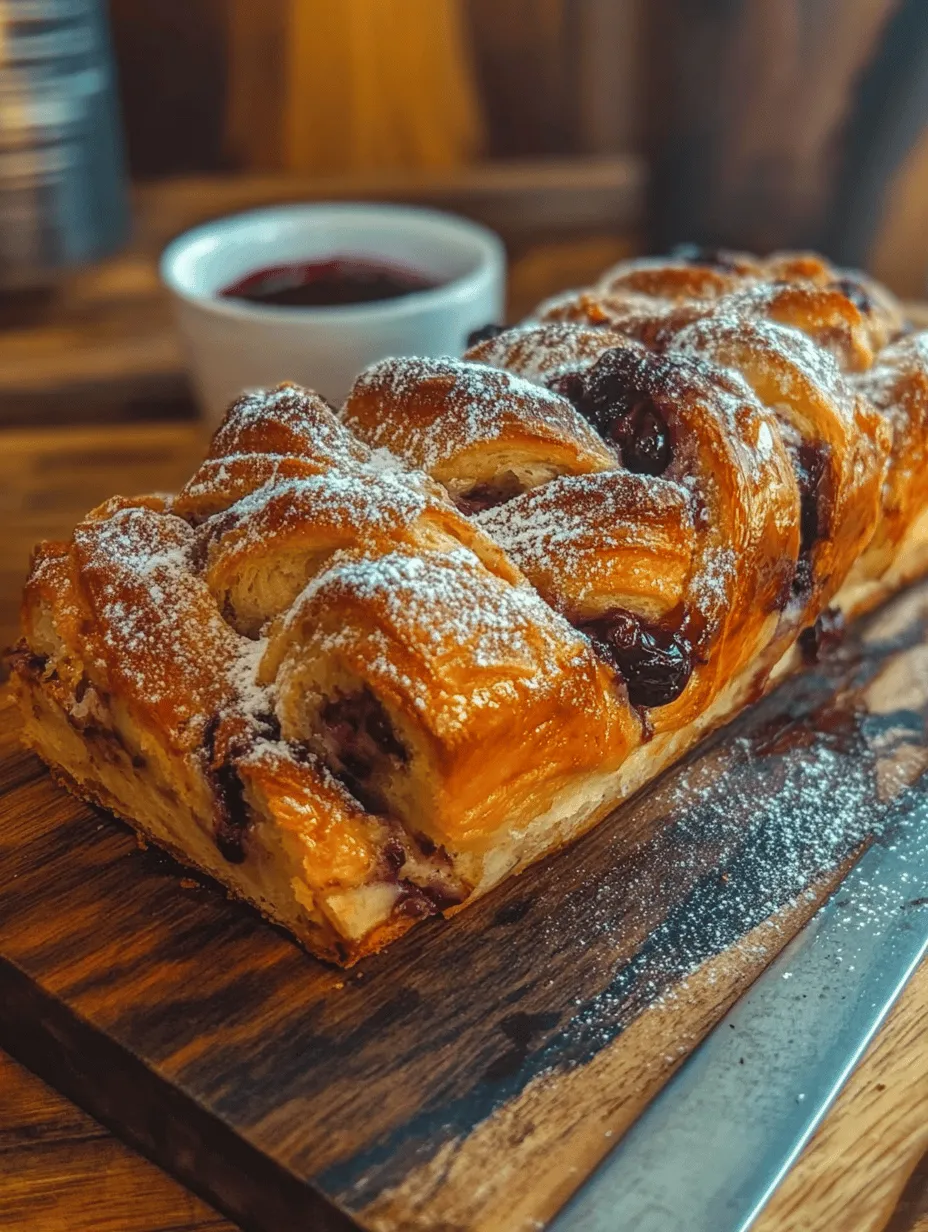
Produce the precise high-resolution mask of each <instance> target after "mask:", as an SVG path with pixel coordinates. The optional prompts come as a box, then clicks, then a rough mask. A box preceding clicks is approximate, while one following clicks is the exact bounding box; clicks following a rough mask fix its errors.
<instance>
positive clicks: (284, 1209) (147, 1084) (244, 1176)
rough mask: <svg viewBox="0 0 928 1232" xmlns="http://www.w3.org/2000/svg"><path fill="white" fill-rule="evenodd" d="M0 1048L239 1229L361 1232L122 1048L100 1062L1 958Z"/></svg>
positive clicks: (77, 1022)
mask: <svg viewBox="0 0 928 1232" xmlns="http://www.w3.org/2000/svg"><path fill="white" fill-rule="evenodd" d="M0 1048H3V1049H4V1050H5V1051H6V1052H8V1053H9V1054H10V1056H12V1057H13V1058H14V1059H15V1060H16V1061H19V1062H20V1064H22V1065H24V1066H25V1067H26V1068H27V1069H29V1070H31V1071H32V1072H33V1073H34V1074H36V1075H37V1076H38V1077H39V1078H42V1079H43V1080H44V1081H45V1082H47V1083H49V1084H50V1085H51V1086H53V1087H54V1088H55V1089H56V1090H58V1091H59V1092H61V1094H63V1095H65V1096H67V1098H68V1099H70V1100H72V1101H73V1102H74V1103H75V1104H77V1105H78V1106H79V1107H80V1108H83V1109H84V1111H85V1112H87V1113H89V1114H90V1115H91V1116H92V1117H94V1118H95V1119H96V1120H97V1121H99V1122H100V1124H101V1125H104V1126H105V1127H106V1128H107V1129H108V1130H110V1131H111V1132H112V1133H113V1134H115V1135H116V1136H117V1137H118V1138H121V1139H122V1140H123V1141H125V1142H127V1143H128V1144H129V1145H130V1146H132V1147H133V1148H134V1149H135V1150H137V1151H138V1152H139V1153H140V1154H141V1155H144V1156H145V1158H146V1159H149V1160H150V1161H151V1162H152V1163H154V1164H157V1165H158V1166H159V1167H161V1168H163V1169H164V1170H165V1171H166V1172H168V1173H169V1174H170V1175H172V1176H174V1177H175V1178H176V1179H178V1180H179V1181H181V1182H182V1183H183V1184H184V1185H186V1186H187V1188H188V1189H190V1190H192V1192H193V1193H195V1194H197V1196H198V1197H200V1198H202V1199H203V1200H204V1201H206V1202H208V1203H210V1205H212V1206H213V1207H215V1209H216V1210H217V1211H219V1212H221V1213H222V1214H223V1215H225V1216H227V1217H228V1218H229V1219H231V1220H233V1221H234V1222H235V1223H237V1224H239V1225H240V1226H241V1227H242V1228H243V1229H245V1230H249V1229H254V1230H255V1232H263V1230H264V1229H266V1228H269V1227H273V1228H274V1229H275V1232H306V1229H307V1228H312V1229H314V1232H315V1230H316V1229H318V1232H358V1229H359V1225H358V1224H356V1223H355V1222H354V1221H353V1220H351V1219H350V1218H349V1217H348V1216H347V1215H346V1214H345V1213H344V1212H343V1211H342V1210H341V1209H340V1208H338V1207H337V1206H335V1205H334V1204H333V1203H332V1202H330V1201H329V1200H328V1198H326V1196H325V1195H324V1194H322V1193H320V1192H319V1191H318V1190H315V1189H313V1188H312V1187H311V1186H309V1185H307V1184H306V1183H304V1182H303V1181H301V1180H300V1179H299V1178H298V1177H297V1176H295V1175H294V1174H293V1173H291V1172H288V1171H286V1170H285V1169H284V1168H282V1167H281V1166H280V1165H279V1164H275V1163H273V1162H272V1161H271V1160H270V1159H269V1158H268V1157H267V1156H265V1155H263V1154H262V1153H261V1152H260V1151H258V1150H257V1149H256V1148H255V1147H253V1146H252V1145H251V1144H250V1143H249V1142H248V1141H247V1140H245V1139H244V1138H242V1137H239V1136H238V1135H236V1134H235V1133H234V1132H233V1131H232V1130H231V1129H229V1128H228V1127H227V1126H226V1125H224V1124H223V1123H222V1121H220V1120H219V1119H218V1118H217V1117H215V1116H214V1115H213V1114H212V1113H210V1112H209V1111H208V1110H207V1109H206V1108H204V1107H203V1106H202V1105H201V1104H199V1103H197V1102H196V1100H195V1099H193V1098H192V1097H191V1096H189V1095H188V1094H187V1093H186V1092H184V1091H183V1089H182V1088H178V1087H173V1086H171V1085H170V1084H169V1083H168V1082H166V1081H165V1080H164V1079H163V1078H162V1077H161V1076H160V1075H159V1074H158V1073H156V1072H155V1071H154V1070H152V1069H150V1068H149V1067H148V1066H147V1065H146V1064H145V1063H144V1062H143V1061H141V1060H140V1059H139V1058H138V1057H136V1056H134V1055H133V1054H132V1053H131V1052H130V1051H129V1050H128V1049H127V1048H125V1047H124V1046H123V1045H120V1044H119V1043H118V1042H116V1041H114V1040H112V1039H111V1040H109V1041H108V1045H107V1050H106V1055H105V1056H103V1055H102V1054H101V1050H100V1045H99V1042H98V1039H97V1036H96V1034H95V1032H94V1030H93V1029H92V1028H91V1026H90V1025H89V1024H88V1023H86V1022H85V1021H84V1020H83V1019H82V1018H81V1017H80V1016H78V1015H77V1014H75V1013H73V1012H72V1011H71V1010H69V1009H68V1008H67V1007H66V1006H65V1005H64V1004H63V1003H61V1002H58V1001H56V1000H55V999H54V998H53V997H52V996H50V995H49V994H48V993H46V992H44V991H43V990H42V989H41V988H39V987H38V985H37V984H35V983H34V981H32V980H31V979H30V978H29V976H28V975H26V974H25V973H24V972H23V971H21V970H20V969H19V967H17V966H16V965H14V964H13V963H11V962H10V961H9V960H8V959H5V958H3V957H0ZM95 1059H96V1060H97V1061H98V1063H97V1064H96V1065H95V1064H94V1061H95ZM258 1211H260V1212H261V1214H260V1221H259V1219H258V1218H257V1217H256V1212H258Z"/></svg>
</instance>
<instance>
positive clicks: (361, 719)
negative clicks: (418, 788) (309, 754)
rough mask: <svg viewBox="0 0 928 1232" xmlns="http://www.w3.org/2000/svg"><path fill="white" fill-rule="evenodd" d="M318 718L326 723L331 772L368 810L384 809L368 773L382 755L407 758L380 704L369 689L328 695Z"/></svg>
mask: <svg viewBox="0 0 928 1232" xmlns="http://www.w3.org/2000/svg"><path fill="white" fill-rule="evenodd" d="M319 717H320V718H321V720H322V722H323V724H324V725H325V735H324V738H323V743H324V745H325V759H326V762H327V763H328V765H329V767H330V769H331V770H332V772H333V774H335V775H336V777H337V778H339V779H340V780H341V781H342V782H343V783H344V784H345V786H346V787H347V788H348V790H349V791H350V792H351V794H352V795H353V796H354V797H355V798H356V799H357V800H358V801H359V802H360V803H361V804H362V805H363V806H364V807H365V808H366V809H368V811H369V812H374V813H380V812H383V811H384V807H383V801H382V799H381V798H380V796H379V795H378V794H377V793H376V791H375V790H374V788H373V787H372V786H371V784H370V781H369V780H370V778H371V775H372V774H373V772H374V770H375V768H376V767H377V765H378V763H381V762H382V761H383V759H384V758H385V757H386V758H389V759H391V760H392V761H393V762H395V763H399V764H400V765H405V764H406V763H407V762H408V761H409V754H408V752H407V751H406V747H405V746H404V745H403V743H402V742H401V741H400V740H399V739H398V737H397V735H396V733H395V732H394V730H393V725H392V724H391V722H390V719H389V717H388V716H387V713H386V711H385V710H384V708H383V706H382V705H381V704H380V702H379V701H378V700H377V698H376V697H374V695H373V693H371V692H370V690H369V689H362V690H361V692H359V693H352V694H350V695H349V696H347V697H335V698H330V699H329V700H328V701H327V702H326V703H325V705H324V706H323V707H322V710H321V712H320V716H319Z"/></svg>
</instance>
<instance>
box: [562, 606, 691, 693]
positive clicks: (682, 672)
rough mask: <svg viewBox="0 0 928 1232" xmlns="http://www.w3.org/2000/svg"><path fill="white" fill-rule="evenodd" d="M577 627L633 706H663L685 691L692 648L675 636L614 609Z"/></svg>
mask: <svg viewBox="0 0 928 1232" xmlns="http://www.w3.org/2000/svg"><path fill="white" fill-rule="evenodd" d="M577 628H578V629H579V630H580V632H581V633H585V634H586V635H587V637H588V638H589V639H590V641H591V642H592V643H593V647H594V649H595V650H596V653H597V654H598V655H599V656H600V658H601V659H604V660H605V661H606V662H607V663H609V664H610V665H611V666H612V667H613V668H615V670H616V672H617V673H618V675H619V676H620V677H621V678H622V680H623V681H624V683H625V687H626V688H627V689H628V699H629V701H630V702H631V704H632V705H633V706H649V707H652V706H666V705H667V704H668V703H669V702H672V701H674V700H675V699H676V698H678V697H679V696H680V694H681V693H682V692H683V690H684V689H685V688H686V685H687V683H688V681H689V678H690V676H691V675H692V673H693V648H692V647H691V646H690V644H689V642H687V641H686V639H685V638H683V637H681V636H680V634H679V633H671V632H669V631H668V630H666V629H662V628H660V626H658V625H653V624H649V623H648V622H647V621H645V620H642V618H641V617H640V616H635V615H634V614H633V613H632V612H627V611H625V609H624V608H618V607H617V608H613V609H612V610H611V611H609V612H606V613H604V615H602V616H598V617H597V618H596V619H595V620H587V621H581V622H579V623H578V624H577Z"/></svg>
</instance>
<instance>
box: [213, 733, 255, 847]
mask: <svg viewBox="0 0 928 1232" xmlns="http://www.w3.org/2000/svg"><path fill="white" fill-rule="evenodd" d="M218 731H219V716H218V715H214V716H213V717H212V718H211V719H210V721H209V722H208V723H207V725H206V728H205V730H204V732H203V752H204V755H205V757H206V762H207V766H208V767H209V770H208V773H209V777H210V779H211V780H212V784H213V791H214V793H215V797H216V818H215V829H214V832H213V838H214V841H215V843H216V846H217V847H218V848H219V851H220V853H221V854H222V856H223V857H224V858H225V859H226V860H228V861H229V863H230V864H242V863H243V862H244V860H245V857H246V855H247V851H246V842H247V838H248V831H249V830H250V828H251V810H250V809H249V807H248V805H247V803H246V801H245V787H244V784H243V783H242V780H241V778H240V777H239V774H238V771H237V770H236V768H235V765H234V762H233V757H234V755H235V752H236V750H233V749H229V750H228V752H227V754H226V756H225V757H224V758H223V759H222V760H221V761H219V763H218V764H217V759H216V736H217V733H218ZM239 752H241V750H239Z"/></svg>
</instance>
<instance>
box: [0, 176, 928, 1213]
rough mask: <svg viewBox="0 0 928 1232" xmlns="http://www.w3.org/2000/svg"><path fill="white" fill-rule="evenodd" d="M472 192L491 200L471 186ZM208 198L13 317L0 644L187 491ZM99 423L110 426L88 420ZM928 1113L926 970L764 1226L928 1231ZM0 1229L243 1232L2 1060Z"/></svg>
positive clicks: (236, 201)
mask: <svg viewBox="0 0 928 1232" xmlns="http://www.w3.org/2000/svg"><path fill="white" fill-rule="evenodd" d="M595 175H596V176H597V177H599V178H598V179H597V181H596V182H597V183H598V185H599V188H598V190H597V191H599V192H600V194H601V196H602V203H601V204H602V208H603V211H604V212H605V211H606V210H607V209H608V210H612V211H613V213H612V219H613V220H614V219H615V212H614V211H615V209H616V208H617V206H616V203H617V202H620V201H622V200H625V199H626V197H627V193H628V191H629V173H628V170H627V168H625V169H623V168H615V167H614V168H612V170H611V171H610V170H609V169H608V168H606V169H604V168H603V167H602V166H598V167H597V168H596V169H595ZM610 176H611V178H610ZM465 187H466V186H465ZM497 188H499V185H497ZM581 189H582V185H581ZM458 190H460V186H458ZM469 191H470V192H471V194H472V196H473V197H474V199H479V200H482V198H480V196H479V193H477V192H476V190H475V189H474V187H473V185H471V186H470V189H469ZM610 194H611V195H610ZM623 194H624V195H623ZM274 195H275V193H274V192H273V186H268V185H267V184H262V185H261V186H260V192H259V191H254V192H253V193H252V199H259V200H260V199H273V197H274ZM276 195H278V196H281V195H283V194H282V193H280V192H279V191H278V193H277V194H276ZM291 195H292V194H291ZM333 195H338V193H337V192H334V193H333ZM206 198H208V194H207V193H206V192H205V190H204V189H203V188H202V187H201V188H200V189H199V190H198V191H196V192H193V191H192V190H190V188H189V186H177V187H169V188H168V189H166V190H163V193H162V195H161V196H160V197H159V195H158V193H156V192H150V193H149V194H148V195H147V196H145V197H144V198H143V200H142V202H141V209H140V213H141V216H142V218H143V221H144V219H145V218H159V219H162V224H161V229H160V230H158V228H155V227H153V226H149V230H148V232H147V233H146V232H145V231H144V227H143V238H142V240H140V241H139V243H138V244H137V245H136V247H135V248H134V249H133V250H132V251H131V252H130V253H129V254H127V255H125V256H124V257H121V258H119V259H118V260H117V261H114V262H112V263H110V264H109V265H108V266H106V267H103V268H102V269H100V270H98V271H95V272H94V273H93V274H86V275H81V276H80V277H79V278H76V279H75V280H74V281H73V282H72V283H70V284H69V285H68V286H67V287H66V288H65V289H63V291H62V292H61V293H60V294H59V295H58V296H57V297H56V298H55V299H54V300H53V301H52V302H49V301H47V300H46V301H41V302H39V301H36V302H34V303H32V304H31V306H30V305H27V306H26V307H27V309H28V310H29V311H30V312H31V314H32V316H31V320H30V321H28V323H24V316H23V312H22V311H21V310H17V312H16V313H15V315H12V316H11V317H10V318H9V319H8V321H7V323H6V328H4V323H3V318H2V311H0V424H2V423H4V422H5V423H6V424H7V425H18V426H7V427H6V428H5V429H4V430H3V431H2V432H0V517H2V524H3V526H4V531H5V533H4V535H3V537H2V539H0V644H4V645H5V644H7V643H9V642H10V641H12V640H13V638H14V637H15V629H16V620H17V616H16V609H17V605H18V592H19V588H20V586H21V584H22V580H23V577H24V575H25V572H26V568H27V565H28V557H29V552H30V549H31V546H32V544H33V543H34V542H35V541H36V540H37V539H40V538H43V537H56V536H63V535H66V534H67V533H68V532H69V531H70V529H71V527H72V526H73V524H74V522H75V521H76V520H77V519H78V518H79V517H80V516H81V514H83V513H84V512H85V511H86V510H87V509H88V508H89V507H91V506H92V505H93V504H95V503H96V502H98V501H99V500H101V499H103V498H104V497H106V496H109V495H110V494H111V493H113V492H115V491H123V492H133V491H141V490H151V489H156V490H157V489H171V488H173V487H176V486H177V485H178V484H179V483H180V482H181V481H182V479H183V478H184V477H185V476H186V475H187V474H188V473H189V470H190V467H191V463H192V461H193V460H194V458H195V457H196V456H197V454H198V452H199V451H200V449H201V448H202V443H203V436H202V432H201V430H200V428H199V426H198V425H197V423H196V420H195V419H194V418H193V408H192V403H191V401H190V397H189V391H188V388H187V385H186V381H185V378H184V375H183V369H182V366H181V363H180V358H179V351H178V348H177V343H176V340H175V338H174V336H173V334H172V332H171V328H170V322H169V318H168V315H167V312H166V307H165V305H164V302H163V300H162V299H161V297H160V294H159V292H158V290H157V281H156V278H155V273H154V264H153V260H154V258H153V253H154V251H155V250H156V246H155V244H154V241H153V239H152V236H153V235H157V236H159V237H161V238H164V237H165V235H166V234H169V233H170V230H171V227H173V229H175V230H178V229H180V227H181V226H182V225H183V223H184V221H185V220H188V219H189V218H190V217H197V216H198V217H206V216H208V215H209V214H210V213H211V212H219V211H220V210H221V209H222V208H226V207H228V206H230V205H231V206H235V205H242V204H247V203H248V200H249V198H248V196H247V194H245V193H243V190H242V188H241V186H240V185H237V184H236V185H234V186H232V187H230V186H229V185H223V186H220V188H219V189H217V190H216V192H215V205H214V208H212V209H210V206H209V200H208V199H206ZM429 199H431V198H429ZM179 202H180V204H178V203H179ZM464 202H465V204H466V194H465V197H464ZM191 203H193V204H191ZM441 203H447V202H441ZM451 204H455V202H454V201H452V202H451ZM194 205H195V208H194ZM567 205H568V206H569V201H568V202H567ZM182 207H184V208H182ZM487 208H489V207H487ZM493 208H497V209H498V208H499V207H498V205H497V206H494V207H493ZM185 209H186V213H185ZM172 210H173V211H174V213H171V211H172ZM470 212H473V213H479V212H480V211H479V210H478V209H474V210H472V211H470ZM490 212H491V213H492V210H491V211H490ZM165 216H167V217H169V218H170V219H171V226H166V224H164V222H163V218H164V217H165ZM496 221H498V220H496ZM587 221H589V220H587ZM594 221H595V220H594ZM627 221H628V220H627V219H621V220H620V222H621V224H622V225H621V226H620V228H619V230H618V231H614V232H612V233H609V231H608V229H607V228H604V227H603V226H602V225H598V226H592V227H590V228H589V229H588V233H584V234H578V235H569V236H568V235H563V234H562V235H557V234H552V233H550V231H549V233H548V234H547V235H544V234H543V229H540V230H539V232H538V235H536V236H535V238H534V239H532V240H531V241H530V242H526V243H524V244H522V245H520V246H516V247H515V261H514V266H513V279H512V288H513V313H514V314H518V313H519V312H520V311H521V310H522V309H523V308H524V307H526V306H528V305H529V304H531V303H533V302H535V301H536V300H537V299H538V298H540V297H541V296H543V295H545V294H548V293H549V292H551V291H553V290H555V289H557V288H559V287H563V286H565V285H571V284H576V283H579V282H581V281H582V280H583V279H584V278H586V277H589V276H592V274H593V273H595V272H596V271H597V270H598V269H600V268H602V266H603V265H604V264H605V263H606V262H607V261H608V260H610V259H613V258H614V257H616V256H618V255H620V254H621V253H623V252H625V251H627V250H628V248H629V245H630V242H631V241H630V240H629V233H628V228H627V225H626V224H627ZM599 222H600V224H601V223H602V219H600V220H599ZM146 225H148V224H146ZM498 225H502V224H501V223H499V222H498ZM580 230H582V229H580ZM146 234H147V238H145V236H146ZM21 308H22V306H20V309H21ZM11 312H12V310H11ZM159 410H160V414H161V416H162V417H163V416H164V415H165V414H169V415H170V416H172V421H171V422H164V421H163V419H162V421H160V422H145V423H138V422H136V423H129V422H125V421H126V420H127V419H132V418H136V419H137V418H139V417H141V418H143V419H149V420H150V419H153V417H154V416H155V415H156V414H157V413H159ZM101 417H102V418H105V419H106V420H107V421H108V422H107V423H106V424H100V423H99V422H97V423H93V422H92V421H93V420H94V419H96V420H98V421H99V419H100V418H101ZM43 421H44V426H35V425H36V423H43ZM75 422H77V423H78V424H79V425H80V426H75ZM25 425H30V426H25ZM926 1109H928V965H926V966H923V967H922V969H921V971H920V972H919V973H917V975H916V976H915V978H914V979H913V980H912V982H911V983H910V985H909V986H908V988H907V989H906V991H905V993H904V994H903V996H902V998H901V999H900V1001H899V1002H898V1004H897V1005H896V1007H895V1009H894V1010H893V1012H892V1014H891V1015H890V1017H889V1019H888V1020H887V1022H886V1024H885V1025H884V1027H883V1029H882V1030H881V1031H880V1033H879V1035H878V1036H877V1038H876V1040H875V1041H874V1042H873V1044H872V1045H871V1047H870V1049H869V1050H868V1052H867V1054H866V1056H865V1058H864V1060H863V1062H862V1063H861V1065H860V1066H859V1067H858V1069H857V1071H856V1072H855V1074H854V1075H853V1076H852V1078H851V1080H850V1082H849V1083H848V1085H847V1086H846V1088H845V1089H844V1091H843V1092H842V1094H841V1096H840V1097H839V1099H838V1101H837V1103H836V1104H835V1106H834V1108H833V1109H832V1111H831V1113H830V1114H829V1116H828V1117H827V1118H826V1120H825V1122H824V1123H823V1125H822V1126H821V1128H820V1129H819V1131H818V1132H817V1134H816V1135H815V1137H814V1138H813V1140H812V1141H811V1143H810V1144H809V1145H808V1147H807V1148H806V1150H805V1151H804V1152H803V1154H802V1156H801V1157H800V1159H799V1161H798V1162H797V1164H796V1166H795V1167H794V1169H793V1170H792V1172H791V1173H790V1175H789V1177H788V1178H787V1180H786V1181H785V1183H784V1184H783V1185H782V1186H781V1188H780V1190H779V1191H778V1192H777V1194H776V1195H775V1196H774V1198H773V1200H772V1202H771V1203H770V1205H769V1206H768V1208H767V1210H766V1211H765V1212H764V1214H763V1215H762V1217H761V1218H760V1220H759V1221H758V1223H757V1225H756V1226H757V1228H758V1229H760V1230H761V1232H825V1230H826V1229H827V1232H876V1230H877V1229H882V1230H884V1232H928V1116H926ZM0 1228H2V1229H3V1230H4V1232H27V1230H28V1232H168V1230H169V1229H170V1230H171V1232H194V1230H195V1229H196V1230H199V1229H216V1230H225V1232H231V1229H232V1225H231V1224H229V1223H228V1222H227V1221H225V1220H224V1219H223V1218H222V1217H221V1216H219V1215H218V1214H217V1213H216V1212H215V1211H213V1210H211V1209H210V1208H209V1207H207V1206H206V1205H205V1204H204V1203H203V1202H201V1201H200V1200H199V1199H198V1198H196V1197H194V1196H193V1195H192V1194H190V1193H189V1192H187V1191H186V1190H185V1189H184V1188H182V1187H181V1186H180V1185H179V1184H177V1183H176V1182H175V1181H173V1180H172V1179H170V1178H169V1177H168V1176H167V1175H166V1174H164V1173H163V1172H161V1171H160V1170H159V1169H158V1168H156V1167H155V1166H154V1165H153V1164H150V1163H148V1162H147V1161H146V1160H144V1159H143V1158H141V1157H140V1156H139V1155H137V1154H135V1153H134V1152H133V1151H132V1150H131V1149H130V1148H128V1147H126V1146H124V1145H122V1143H121V1142H119V1141H118V1140H117V1139H116V1138H114V1137H113V1136H112V1135H110V1134H109V1133H108V1132H107V1131H106V1130H105V1129H104V1128H103V1127H102V1126H100V1125H99V1124H97V1123H96V1122H94V1121H93V1120H91V1119H90V1118H89V1117H88V1116H86V1115H85V1114H84V1113H82V1112H81V1111H80V1110H78V1109H77V1108H76V1107H75V1106H74V1105H72V1104H70V1103H69V1102H68V1101H67V1100H65V1099H64V1098H62V1097H61V1096H59V1095H58V1094H56V1093H55V1092H54V1091H53V1090H51V1089H50V1088H49V1087H48V1086H46V1085H45V1084H44V1083H43V1082H41V1081H40V1080H39V1079H37V1078H36V1077H34V1076H33V1075H32V1074H30V1073H28V1072H27V1071H26V1070H24V1069H22V1068H21V1067H20V1066H19V1065H17V1064H16V1063H15V1062H13V1061H12V1060H11V1059H9V1058H8V1057H6V1056H4V1055H3V1054H0Z"/></svg>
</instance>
